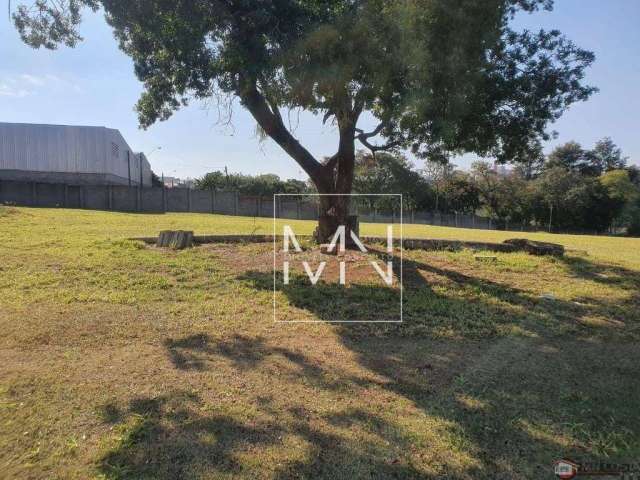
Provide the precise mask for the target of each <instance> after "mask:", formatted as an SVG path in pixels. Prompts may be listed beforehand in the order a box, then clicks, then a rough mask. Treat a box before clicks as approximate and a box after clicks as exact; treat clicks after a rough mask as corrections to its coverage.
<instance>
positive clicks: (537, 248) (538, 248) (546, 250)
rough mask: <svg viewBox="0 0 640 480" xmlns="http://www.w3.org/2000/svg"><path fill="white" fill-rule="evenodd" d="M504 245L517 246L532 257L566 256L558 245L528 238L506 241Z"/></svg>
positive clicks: (562, 248)
mask: <svg viewBox="0 0 640 480" xmlns="http://www.w3.org/2000/svg"><path fill="white" fill-rule="evenodd" d="M504 243H506V244H509V245H515V246H516V247H518V248H519V249H521V250H524V251H525V252H527V253H530V254H532V255H553V256H554V257H561V256H563V255H564V247H563V246H562V245H559V244H557V243H549V242H536V241H534V240H529V239H526V238H510V239H509V240H505V241H504Z"/></svg>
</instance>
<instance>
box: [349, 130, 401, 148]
mask: <svg viewBox="0 0 640 480" xmlns="http://www.w3.org/2000/svg"><path fill="white" fill-rule="evenodd" d="M384 127H385V124H384V123H380V124H379V125H378V126H377V127H376V128H375V129H374V130H373V131H371V132H368V133H365V132H364V131H363V130H362V129H360V128H356V132H357V133H358V134H357V135H356V136H355V138H356V140H358V141H359V142H360V143H361V144H362V145H364V146H365V147H366V148H368V149H369V150H370V151H371V153H373V154H375V153H376V152H380V151H383V150H391V149H393V148H395V147H398V146H400V144H401V142H399V141H395V142H389V143H387V144H385V145H373V144H371V143H370V142H369V139H370V138H371V137H375V136H376V135H378V134H379V133H380V132H381V131H382V130H383V129H384Z"/></svg>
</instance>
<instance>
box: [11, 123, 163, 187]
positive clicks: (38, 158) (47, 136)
mask: <svg viewBox="0 0 640 480" xmlns="http://www.w3.org/2000/svg"><path fill="white" fill-rule="evenodd" d="M2 180H14V181H30V182H40V183H65V184H68V185H140V184H142V185H143V186H145V187H147V186H148V187H150V186H151V166H150V165H149V162H148V160H147V158H146V157H145V155H144V154H143V153H134V152H133V151H132V149H131V147H129V145H128V144H127V142H126V141H125V139H124V138H123V137H122V135H121V134H120V132H119V131H118V130H115V129H112V128H105V127H84V126H68V125H39V124H30V123H2V122H0V181H2Z"/></svg>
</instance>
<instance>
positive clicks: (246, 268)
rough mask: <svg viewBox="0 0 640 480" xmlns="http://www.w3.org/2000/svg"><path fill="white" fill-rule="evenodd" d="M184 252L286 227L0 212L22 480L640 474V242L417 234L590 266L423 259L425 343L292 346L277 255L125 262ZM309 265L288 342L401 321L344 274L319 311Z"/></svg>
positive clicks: (400, 331)
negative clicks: (559, 249) (565, 460)
mask: <svg viewBox="0 0 640 480" xmlns="http://www.w3.org/2000/svg"><path fill="white" fill-rule="evenodd" d="M287 223H291V224H293V225H294V227H295V229H296V232H299V233H311V231H312V229H313V227H314V225H313V223H312V222H297V221H290V222H287ZM170 228H174V229H189V230H194V231H195V232H196V233H197V234H204V233H271V231H272V221H271V220H270V219H253V218H243V217H230V216H220V215H205V214H164V215H148V214H123V213H106V212H91V211H82V210H62V209H28V208H0V331H1V332H2V335H0V477H2V478H34V479H35V478H37V479H40V478H47V479H49V478H59V479H85V478H102V479H131V478H144V479H161V480H165V479H166V480H169V479H177V478H188V479H227V478H243V479H244V478H246V479H263V478H264V479H289V478H301V479H302V478H305V479H306V478H309V479H312V478H313V479H315V478H323V479H350V480H351V479H360V478H367V479H386V478H427V479H431V478H433V479H435V478H463V479H476V478H486V479H497V478H500V479H511V478H513V479H522V478H531V479H540V478H554V476H553V471H552V462H553V461H554V460H555V459H558V458H560V457H562V456H569V457H573V458H576V459H584V460H589V461H595V460H608V461H625V460H626V461H628V462H630V461H636V462H637V461H638V459H639V458H640V414H639V411H638V405H639V404H640V381H638V379H639V378H640V345H639V344H638V340H639V339H640V239H627V238H610V237H592V236H570V235H547V234H522V233H519V232H497V231H484V230H466V229H454V228H440V227H430V226H422V225H406V226H405V227H404V235H405V236H406V237H425V238H453V239H455V238H457V239H464V240H479V241H482V240H484V241H501V240H504V239H506V238H513V237H523V236H526V237H530V238H533V239H539V240H550V241H553V242H556V243H562V244H563V245H565V246H566V247H567V248H569V249H571V251H569V253H568V254H567V255H566V256H565V258H562V259H555V258H546V257H544V258H543V257H533V256H529V255H526V254H520V253H510V254H496V256H497V261H496V262H478V261H476V260H475V259H474V257H473V254H472V252H470V251H464V250H463V251H460V252H424V251H410V252H409V251H407V252H404V265H403V268H404V303H403V306H404V323H402V324H328V323H310V324H302V323H298V324H280V323H278V324H274V323H273V302H274V296H273V291H272V281H273V277H272V262H273V258H272V246H271V244H262V245H260V244H245V245H231V244H218V245H213V244H212V245H205V246H202V247H197V248H193V249H190V250H186V251H181V252H173V251H165V250H162V249H156V248H153V247H146V246H144V245H143V244H141V243H139V242H133V241H129V240H126V238H127V237H131V236H145V235H155V234H157V233H158V231H159V230H162V229H170ZM383 229H384V227H383V226H381V225H370V224H364V225H362V226H361V230H362V233H363V234H379V235H384V233H385V232H384V230H383ZM296 255H298V257H295V258H297V259H298V260H302V259H306V260H308V261H309V263H310V264H312V268H313V269H314V270H315V265H317V263H318V262H319V261H320V260H322V259H323V258H325V257H326V258H329V256H326V255H321V254H319V253H318V252H316V251H315V250H306V251H305V252H303V253H300V254H296ZM371 258H375V259H379V258H378V256H376V255H373V254H372V256H371V257H365V256H362V257H358V258H355V257H354V258H350V259H349V262H350V263H349V265H350V268H353V271H355V272H358V271H359V270H358V268H360V267H362V266H363V265H366V264H367V262H368V261H369V260H370V259H371ZM327 261H328V263H329V262H330V261H331V258H329V259H328V260H327ZM333 261H334V262H335V257H334V259H333ZM395 261H397V258H395ZM299 263H300V262H297V263H296V265H294V266H293V267H292V272H291V275H292V282H291V283H290V284H289V285H282V284H281V283H280V282H278V289H277V290H278V291H277V293H276V296H275V297H276V299H275V300H276V305H277V310H278V315H279V316H280V317H281V318H284V319H302V320H331V319H336V318H346V317H349V316H353V315H361V316H363V317H367V318H372V317H376V318H377V317H380V318H383V317H385V316H390V315H394V314H395V313H396V312H397V309H398V307H399V305H398V303H397V302H398V299H397V297H398V293H399V290H398V287H397V284H394V286H392V287H387V286H384V285H382V284H381V282H380V281H379V278H376V277H375V276H371V275H368V276H367V275H365V274H361V275H360V274H353V275H352V277H351V278H350V282H349V284H348V288H343V287H338V286H337V285H336V284H335V283H334V281H333V280H332V279H333V278H334V277H335V274H336V271H335V267H336V266H335V265H333V266H331V265H328V266H327V271H328V274H329V275H328V276H327V279H326V281H322V280H321V281H320V282H319V284H318V285H317V286H316V287H315V288H311V287H310V286H309V285H308V280H305V279H304V278H303V277H302V275H303V273H302V272H303V270H302V268H301V267H300V265H299ZM332 269H333V270H332ZM331 275H334V277H332V276H331ZM546 294H551V295H552V297H551V298H545V297H543V295H546ZM546 296H548V295H546Z"/></svg>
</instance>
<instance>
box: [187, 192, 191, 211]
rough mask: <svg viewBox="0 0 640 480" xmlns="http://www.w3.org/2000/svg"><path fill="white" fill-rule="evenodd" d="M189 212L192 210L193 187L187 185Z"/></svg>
mask: <svg viewBox="0 0 640 480" xmlns="http://www.w3.org/2000/svg"><path fill="white" fill-rule="evenodd" d="M187 212H191V188H190V187H187Z"/></svg>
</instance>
